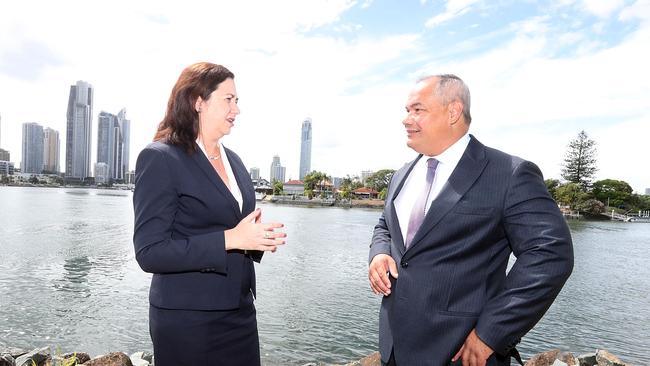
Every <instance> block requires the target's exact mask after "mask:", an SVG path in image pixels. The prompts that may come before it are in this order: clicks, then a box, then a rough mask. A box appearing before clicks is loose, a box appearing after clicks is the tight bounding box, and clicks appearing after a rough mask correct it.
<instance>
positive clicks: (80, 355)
mask: <svg viewBox="0 0 650 366" xmlns="http://www.w3.org/2000/svg"><path fill="white" fill-rule="evenodd" d="M61 358H63V359H64V360H70V361H68V362H72V359H73V358H74V359H75V360H76V361H74V362H75V363H74V364H72V365H81V364H82V363H84V362H87V361H90V355H89V354H87V353H85V352H73V353H66V354H64V355H63V356H61ZM72 365H71V366H72Z"/></svg>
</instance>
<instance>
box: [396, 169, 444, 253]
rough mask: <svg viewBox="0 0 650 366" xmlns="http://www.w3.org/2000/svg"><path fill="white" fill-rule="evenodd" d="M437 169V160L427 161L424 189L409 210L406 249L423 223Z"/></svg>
mask: <svg viewBox="0 0 650 366" xmlns="http://www.w3.org/2000/svg"><path fill="white" fill-rule="evenodd" d="M437 167H438V160H436V159H434V158H429V159H427V183H426V184H425V185H424V189H423V190H422V193H420V196H418V199H417V201H415V205H413V210H411V217H410V218H409V226H408V229H407V231H406V241H405V242H404V246H405V247H406V249H408V248H409V246H410V245H411V241H412V240H413V237H414V236H415V233H417V231H418V229H419V228H420V226H421V225H422V221H424V210H425V208H426V205H427V199H428V198H429V194H430V193H431V186H432V185H433V177H435V175H436V168H437Z"/></svg>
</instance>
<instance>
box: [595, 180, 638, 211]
mask: <svg viewBox="0 0 650 366" xmlns="http://www.w3.org/2000/svg"><path fill="white" fill-rule="evenodd" d="M591 193H592V194H593V195H594V197H595V198H596V199H597V200H599V201H600V202H609V206H611V207H618V208H624V207H628V206H631V204H632V187H630V185H629V184H627V182H624V181H622V180H614V179H603V180H599V181H597V182H594V184H593V185H592V186H591Z"/></svg>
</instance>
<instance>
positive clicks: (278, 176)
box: [269, 155, 286, 183]
mask: <svg viewBox="0 0 650 366" xmlns="http://www.w3.org/2000/svg"><path fill="white" fill-rule="evenodd" d="M285 172H286V168H285V167H283V166H282V165H281V164H280V157H279V156H277V155H275V156H274V157H273V162H272V163H271V171H270V172H269V177H271V178H270V179H269V180H270V181H271V183H273V182H274V181H276V180H277V181H280V182H282V183H284V174H285Z"/></svg>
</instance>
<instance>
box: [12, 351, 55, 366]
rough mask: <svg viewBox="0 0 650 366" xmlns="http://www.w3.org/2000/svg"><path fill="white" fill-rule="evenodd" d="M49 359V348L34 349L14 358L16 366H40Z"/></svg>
mask: <svg viewBox="0 0 650 366" xmlns="http://www.w3.org/2000/svg"><path fill="white" fill-rule="evenodd" d="M49 358H50V347H43V348H40V349H35V350H32V351H30V352H27V353H25V354H24V355H22V356H20V357H18V358H16V366H33V365H34V364H36V366H41V365H43V364H44V363H45V361H47V360H48V359H49Z"/></svg>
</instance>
